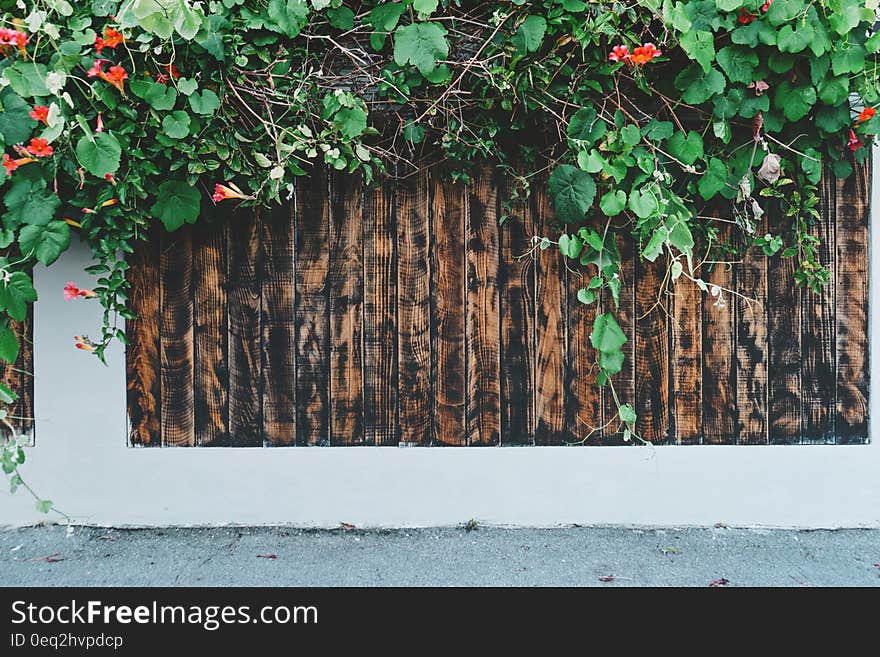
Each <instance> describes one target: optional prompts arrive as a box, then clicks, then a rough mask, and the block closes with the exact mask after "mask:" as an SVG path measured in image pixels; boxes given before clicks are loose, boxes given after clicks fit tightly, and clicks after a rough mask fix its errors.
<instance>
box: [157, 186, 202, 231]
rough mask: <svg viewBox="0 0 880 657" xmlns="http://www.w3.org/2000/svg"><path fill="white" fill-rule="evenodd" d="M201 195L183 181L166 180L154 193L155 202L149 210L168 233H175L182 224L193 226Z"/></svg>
mask: <svg viewBox="0 0 880 657" xmlns="http://www.w3.org/2000/svg"><path fill="white" fill-rule="evenodd" d="M200 205H201V194H199V190H197V189H196V188H195V187H193V186H192V185H189V184H188V183H186V182H185V181H183V180H167V181H165V182H163V183H162V184H161V185H159V189H158V190H157V191H156V202H155V203H154V204H153V207H152V208H151V209H150V211H151V213H152V215H153V216H154V217H156V218H157V219H159V220H160V221H161V222H162V223H163V224H164V225H165V229H166V230H168V231H175V230H177V229H178V228H180V227H181V226H183V224H184V223H187V224H193V223H195V222H196V219H197V218H198V216H199V210H200Z"/></svg>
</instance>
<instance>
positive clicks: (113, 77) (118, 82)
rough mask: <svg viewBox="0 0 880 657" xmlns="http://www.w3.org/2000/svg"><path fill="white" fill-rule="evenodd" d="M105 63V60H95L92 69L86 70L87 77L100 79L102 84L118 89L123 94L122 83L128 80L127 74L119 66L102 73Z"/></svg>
mask: <svg viewBox="0 0 880 657" xmlns="http://www.w3.org/2000/svg"><path fill="white" fill-rule="evenodd" d="M106 63H107V60H106V59H96V60H95V63H94V64H93V65H92V68H90V69H89V70H88V72H87V75H88V76H89V77H90V78H101V79H102V80H103V81H104V82H107V83H109V84H112V85H113V86H114V87H116V88H117V89H119V92H120V93H125V89H124V87H123V85H122V81H123V80H127V79H128V72H127V71H126V70H125V69H124V68H122V67H121V66H111V67H110V69H109V70H107V71H104V64H106Z"/></svg>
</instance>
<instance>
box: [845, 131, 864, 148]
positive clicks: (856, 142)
mask: <svg viewBox="0 0 880 657" xmlns="http://www.w3.org/2000/svg"><path fill="white" fill-rule="evenodd" d="M846 146H847V148H849V150H851V151H853V152H855V151H857V150H859V149H860V148H861V147H862V140H861V139H859V138H858V137H857V136H856V133H855V132H853V131H852V130H850V131H849V141H848V142H846Z"/></svg>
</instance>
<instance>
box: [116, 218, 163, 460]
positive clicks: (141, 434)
mask: <svg viewBox="0 0 880 657" xmlns="http://www.w3.org/2000/svg"><path fill="white" fill-rule="evenodd" d="M146 237H147V239H146V241H143V242H138V244H137V245H136V246H135V249H134V253H132V254H131V255H130V256H129V264H130V265H131V266H130V267H129V268H128V270H127V271H126V276H127V279H128V282H129V284H130V285H131V292H130V295H129V300H128V303H129V309H130V310H131V311H132V313H134V315H135V318H134V319H130V320H128V321H126V323H125V337H126V347H125V362H126V396H127V400H128V442H129V444H130V445H138V446H143V447H148V446H149V447H158V446H159V445H161V443H162V433H161V427H160V417H161V412H162V404H161V398H162V389H161V385H160V368H161V364H160V360H159V347H160V345H159V327H160V326H161V315H160V312H159V297H160V279H159V253H160V246H159V227H158V225H154V226H153V227H152V228H151V229H150V230H149V232H148V234H147V236H146Z"/></svg>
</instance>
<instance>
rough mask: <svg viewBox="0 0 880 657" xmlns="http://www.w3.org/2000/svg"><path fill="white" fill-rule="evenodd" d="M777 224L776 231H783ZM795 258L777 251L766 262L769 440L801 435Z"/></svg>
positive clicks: (793, 438) (798, 291)
mask: <svg viewBox="0 0 880 657" xmlns="http://www.w3.org/2000/svg"><path fill="white" fill-rule="evenodd" d="M781 231H782V227H777V228H776V232H781ZM794 267H795V263H794V258H782V257H781V256H779V255H777V256H775V257H773V258H770V259H769V260H768V264H767V286H768V289H767V296H768V299H767V336H768V340H767V341H768V345H769V349H768V357H769V360H768V365H767V377H768V387H769V392H768V402H767V405H768V424H769V429H768V430H769V442H770V443H771V444H777V443H795V442H798V441H800V438H801V417H802V416H801V303H800V299H801V293H802V290H801V288H800V286H798V284H797V283H796V282H795V280H794Z"/></svg>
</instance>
